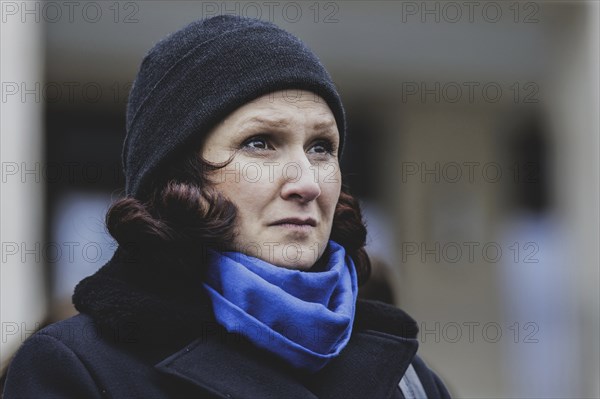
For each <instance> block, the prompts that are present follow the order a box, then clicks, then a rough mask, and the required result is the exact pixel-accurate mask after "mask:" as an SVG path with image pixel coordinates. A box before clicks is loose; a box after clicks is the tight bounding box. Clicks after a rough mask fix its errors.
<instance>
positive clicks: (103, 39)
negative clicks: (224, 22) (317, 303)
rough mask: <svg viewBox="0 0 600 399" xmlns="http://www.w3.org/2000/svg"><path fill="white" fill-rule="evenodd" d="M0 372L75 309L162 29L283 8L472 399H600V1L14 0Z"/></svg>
mask: <svg viewBox="0 0 600 399" xmlns="http://www.w3.org/2000/svg"><path fill="white" fill-rule="evenodd" d="M0 4H1V15H0V17H1V18H2V20H1V22H2V23H1V32H0V33H1V36H0V37H1V70H0V74H1V84H2V87H1V88H2V90H1V96H2V101H1V107H2V108H1V111H0V120H1V129H2V130H1V142H0V149H1V167H2V169H1V172H2V173H1V178H2V186H1V195H0V200H1V203H0V207H1V214H0V218H1V237H0V242H1V245H2V248H1V257H2V266H1V275H0V278H1V323H2V324H1V326H2V342H1V347H0V348H1V349H0V350H1V362H2V370H4V368H5V367H6V365H7V363H8V361H9V360H10V357H11V356H12V354H13V353H14V351H15V350H16V349H17V348H18V347H19V345H20V344H21V343H22V342H23V340H24V339H26V338H27V337H28V336H30V335H31V334H32V333H33V332H34V331H35V330H36V329H38V328H40V327H42V326H43V325H45V324H47V323H50V322H53V321H57V320H60V319H63V318H67V317H69V316H71V315H73V314H74V313H75V310H74V309H73V307H72V305H71V299H70V297H71V294H72V291H73V287H74V286H75V284H76V283H77V282H78V281H79V280H81V279H82V278H83V277H85V276H87V275H89V274H92V273H93V272H94V271H95V270H97V269H98V268H99V267H101V266H102V265H103V264H104V263H106V262H107V261H108V260H109V259H110V257H111V255H112V252H113V251H114V249H115V245H114V242H113V240H112V239H111V238H110V236H109V235H108V234H107V233H106V229H105V227H104V223H103V220H104V215H105V213H106V210H107V209H108V207H109V205H110V203H111V202H112V201H113V200H115V199H117V198H119V197H120V196H121V195H122V194H123V184H124V180H123V177H122V172H121V164H120V152H121V144H122V141H123V139H124V136H125V128H124V126H125V104H126V101H127V95H128V91H129V88H130V86H131V82H132V80H133V79H134V76H135V73H136V71H137V68H138V67H139V64H140V62H141V59H142V57H143V56H144V54H145V53H146V51H147V50H148V49H150V48H151V47H152V45H153V44H155V43H156V42H157V41H158V40H159V39H160V38H162V37H164V36H165V35H166V34H168V33H170V32H173V31H175V30H177V29H179V28H181V27H182V26H184V25H185V24H187V23H189V22H191V21H193V20H196V19H200V18H207V17H211V16H214V15H217V14H236V15H243V16H248V17H255V18H261V19H264V20H270V21H273V22H275V23H277V24H278V25H280V26H281V27H283V28H285V29H287V30H289V31H290V32H292V33H294V34H296V35H298V36H299V37H300V38H302V39H303V40H304V41H305V42H306V43H307V44H308V45H309V47H311V48H312V49H313V50H314V51H315V52H316V53H317V54H318V55H319V56H320V58H321V59H322V61H323V62H324V64H325V65H326V67H327V68H328V70H329V71H330V73H331V75H332V76H333V78H334V80H335V82H336V85H337V87H338V89H339V91H340V93H341V95H342V98H343V100H344V104H345V106H346V108H347V114H348V120H349V129H350V130H349V137H350V138H349V144H348V146H347V148H346V151H345V158H344V162H343V171H344V172H345V175H346V176H345V178H346V181H347V182H348V183H349V184H350V187H351V189H352V191H353V193H354V194H355V195H357V196H358V197H359V198H360V200H361V202H362V204H363V208H364V212H365V219H366V221H367V224H368V226H369V243H368V244H369V247H368V248H369V253H370V255H371V257H372V258H373V261H374V264H375V270H374V276H373V281H372V283H371V286H366V287H364V291H363V295H365V296H369V297H376V298H379V299H381V300H385V301H389V302H392V303H395V304H396V305H398V306H400V307H401V308H403V309H404V310H406V311H407V312H408V313H409V314H411V315H412V316H413V317H414V318H415V319H416V320H417V322H418V324H419V327H420V330H421V331H420V336H419V341H420V349H419V350H420V354H421V356H422V357H423V358H424V359H425V360H426V361H427V362H428V364H429V365H430V367H431V368H433V369H434V370H435V371H436V372H437V373H438V374H439V375H440V376H441V377H442V379H443V380H444V381H445V382H446V384H447V386H448V388H449V389H450V391H451V393H452V394H453V395H454V396H456V397H478V398H480V397H510V398H517V397H518V398H534V397H535V398H547V397H561V398H567V397H569V398H571V397H578V398H579V397H586V398H588V397H599V395H600V387H599V379H598V375H599V374H600V367H599V356H600V348H599V337H600V330H599V312H600V307H599V257H598V243H599V225H600V224H599V213H598V207H599V196H598V186H599V175H600V173H599V171H600V169H599V162H598V161H599V156H598V154H599V134H598V132H599V127H598V120H599V119H598V111H599V103H598V90H599V80H598V71H599V63H598V38H599V31H598V20H599V5H598V3H597V2H595V1H590V2H578V1H572V2H556V1H547V2H546V1H540V2H520V1H496V2H485V1H482V2H439V1H438V2H434V1H431V2H421V1H418V2H411V1H397V2H393V1H383V2H377V1H369V2H367V1H347V2H345V1H321V2H318V1H310V2H304V1H302V2H300V1H298V2H288V1H277V2H261V1H257V2H238V1H227V2H212V1H202V2H200V1H198V2H193V1H183V2H178V1H169V2H167V1H122V2H117V1H111V2H104V1H96V2H94V1H89V2H88V1H81V2H61V1H57V2H54V1H52V2H28V1H25V2H22V1H19V2H13V1H2V2H1V3H0Z"/></svg>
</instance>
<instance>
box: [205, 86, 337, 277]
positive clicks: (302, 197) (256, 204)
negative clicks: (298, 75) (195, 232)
mask: <svg viewBox="0 0 600 399" xmlns="http://www.w3.org/2000/svg"><path fill="white" fill-rule="evenodd" d="M338 146H339V133H338V130H337V125H336V122H335V118H334V116H333V114H332V113H331V110H330V109H329V107H328V106H327V103H326V102H325V101H324V100H323V99H321V98H320V97H319V96H317V95H316V94H313V93H311V92H308V91H296V90H293V91H291V90H287V91H279V92H274V93H271V94H268V95H265V96H263V97H259V98H258V99H256V100H254V101H251V102H249V103H247V104H245V105H244V106H242V107H240V108H238V109H237V110H236V111H234V112H233V113H232V114H230V115H229V116H228V117H227V118H225V120H223V121H222V122H221V123H220V124H219V125H217V126H216V127H215V128H214V129H213V130H211V131H210V132H209V134H208V136H207V137H206V139H205V141H204V143H203V146H202V150H201V155H202V157H203V158H204V159H205V160H207V161H209V162H224V161H226V160H227V159H229V157H231V155H232V154H234V153H235V156H234V157H233V160H232V161H231V163H229V164H228V165H227V166H226V167H224V168H222V169H220V170H217V171H214V172H211V173H212V174H211V175H210V177H211V181H212V182H213V183H214V185H215V187H216V189H217V190H218V191H219V192H220V193H221V194H223V195H224V196H225V197H226V198H228V199H229V200H230V201H232V202H233V203H234V204H235V205H236V207H237V209H238V215H237V219H236V225H235V232H236V238H235V241H234V243H233V250H235V251H239V252H242V253H245V254H248V255H251V256H255V257H257V258H260V259H263V260H265V261H267V262H270V263H272V264H274V265H277V266H282V267H286V268H290V269H301V270H307V269H310V268H311V267H312V266H313V265H314V263H315V262H316V261H317V260H318V259H319V257H320V256H321V255H322V254H323V251H324V250H325V248H326V246H327V242H328V240H329V235H330V233H331V226H332V222H333V214H334V210H335V206H336V203H337V201H338V198H339V195H340V189H341V174H340V168H339V163H338V157H337V151H338Z"/></svg>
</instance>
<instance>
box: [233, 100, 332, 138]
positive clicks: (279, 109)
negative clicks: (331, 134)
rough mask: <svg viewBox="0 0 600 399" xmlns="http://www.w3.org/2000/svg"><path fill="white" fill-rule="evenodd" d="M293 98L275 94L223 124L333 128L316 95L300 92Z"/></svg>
mask: <svg viewBox="0 0 600 399" xmlns="http://www.w3.org/2000/svg"><path fill="white" fill-rule="evenodd" d="M296 93H300V94H298V95H295V96H293V97H290V96H288V94H287V92H285V91H281V92H274V93H269V94H266V95H264V96H261V97H259V98H257V99H255V100H253V101H250V102H248V103H246V104H244V105H243V106H241V107H240V108H238V109H237V110H236V111H234V112H233V113H232V114H230V115H229V116H228V117H227V118H225V121H226V122H228V123H241V124H245V125H249V124H256V125H272V126H279V127H283V126H285V125H288V124H291V123H297V122H298V120H302V121H303V122H305V123H307V124H309V125H313V127H314V129H326V128H331V127H334V126H335V125H336V121H335V117H334V115H333V113H332V112H331V109H330V108H329V106H328V105H327V103H326V102H325V100H323V99H322V98H321V97H319V96H318V95H316V94H314V93H311V92H307V91H301V92H298V91H296Z"/></svg>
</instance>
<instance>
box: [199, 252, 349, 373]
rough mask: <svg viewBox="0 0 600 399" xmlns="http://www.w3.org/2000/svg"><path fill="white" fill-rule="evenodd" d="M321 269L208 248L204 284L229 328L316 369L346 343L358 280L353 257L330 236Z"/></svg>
mask: <svg viewBox="0 0 600 399" xmlns="http://www.w3.org/2000/svg"><path fill="white" fill-rule="evenodd" d="M323 256H325V257H326V258H325V259H326V261H327V264H326V266H325V267H324V270H322V271H314V272H313V271H308V272H306V271H300V270H291V269H286V268H283V267H278V266H275V265H272V264H270V263H267V262H265V261H263V260H260V259H258V258H254V257H251V256H247V255H244V254H242V253H239V252H215V251H211V252H210V257H209V262H208V273H207V277H206V282H205V283H204V287H205V288H206V290H207V292H208V294H209V296H210V298H211V299H212V306H213V310H214V313H215V316H216V319H217V321H218V322H219V323H220V324H221V325H222V326H224V327H225V329H226V330H227V331H229V332H235V333H238V334H242V335H244V336H245V337H246V338H248V339H249V340H250V341H251V342H252V343H253V344H254V345H256V346H258V347H260V348H262V349H265V350H266V351H269V352H271V353H273V354H275V355H277V356H279V357H280V358H282V359H284V360H286V361H287V362H288V363H289V364H291V365H292V366H294V367H296V368H300V369H304V370H308V371H310V372H316V371H318V370H320V369H321V368H323V367H324V366H325V365H326V364H327V362H329V361H330V360H331V359H333V358H334V357H336V356H337V355H338V354H339V353H340V351H341V350H342V349H343V348H344V347H345V346H346V344H347V343H348V341H349V339H350V333H351V332H352V322H353V320H354V311H355V304H356V295H357V292H358V285H357V280H356V270H355V268H354V263H353V262H352V259H351V258H350V257H349V256H346V252H345V250H344V248H343V247H342V246H341V245H339V244H337V243H336V242H334V241H329V244H328V247H327V249H326V251H325V253H324V254H323Z"/></svg>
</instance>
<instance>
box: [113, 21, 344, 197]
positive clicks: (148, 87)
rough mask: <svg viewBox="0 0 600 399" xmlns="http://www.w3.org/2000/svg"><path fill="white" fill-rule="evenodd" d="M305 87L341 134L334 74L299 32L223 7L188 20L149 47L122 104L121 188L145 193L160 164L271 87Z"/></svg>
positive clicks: (194, 145)
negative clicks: (214, 14)
mask: <svg viewBox="0 0 600 399" xmlns="http://www.w3.org/2000/svg"><path fill="white" fill-rule="evenodd" d="M283 89H303V90H308V91H312V92H315V93H316V94H318V95H319V96H321V97H322V98H323V99H324V100H325V101H326V102H327V104H328V105H329V108H330V109H331V111H332V113H333V115H334V116H335V119H336V122H337V126H338V130H339V132H340V154H341V151H342V145H343V140H344V136H345V130H346V124H345V116H344V108H343V106H342V102H341V100H340V97H339V95H338V93H337V90H336V88H335V85H334V84H333V81H332V80H331V77H330V76H329V74H328V73H327V71H326V70H325V68H324V67H323V65H322V64H321V62H320V61H319V59H318V58H317V57H316V56H315V55H314V54H313V53H312V52H311V51H310V50H309V49H308V48H307V47H306V45H304V44H303V43H302V42H301V41H300V40H299V39H298V38H296V37H295V36H293V35H291V34H290V33H288V32H286V31H284V30H282V29H281V28H279V27H277V26H276V25H274V24H272V23H269V22H264V21H260V20H257V19H250V18H242V17H236V16H230V15H229V16H226V15H221V16H217V17H214V18H210V19H206V20H201V21H197V22H193V23H191V24H190V25H188V26H186V27H185V28H183V29H181V30H179V31H177V32H175V33H174V34H172V35H170V36H168V37H167V38H165V39H164V40H162V41H161V42H159V43H158V44H157V45H156V46H154V48H152V49H151V50H150V51H149V52H148V54H147V55H146V57H145V58H144V60H143V61H142V65H141V66H140V70H139V72H138V75H137V77H136V79H135V82H134V84H133V87H132V89H131V92H130V94H129V100H128V104H127V137H126V138H125V143H124V146H123V167H124V172H125V189H126V195H128V196H132V197H136V198H139V199H143V198H145V196H146V195H147V194H148V193H149V192H150V190H151V189H152V188H153V187H154V185H155V184H156V177H157V175H158V174H159V172H160V170H161V169H162V168H164V167H165V165H169V164H170V163H172V162H175V161H178V160H180V159H181V157H182V156H184V154H186V152H187V153H188V154H189V151H191V150H195V149H197V148H198V146H199V145H200V142H201V140H202V138H203V136H204V135H205V134H206V133H208V131H209V130H210V129H211V128H212V127H213V126H214V125H216V124H217V123H218V122H220V121H221V120H222V119H224V118H225V117H226V116H227V115H228V114H230V113H231V112H233V111H234V110H235V109H237V108H238V107H240V106H242V105H244V104H245V103H247V102H249V101H251V100H254V99H256V98H257V97H260V96H262V95H264V94H267V93H269V92H273V91H277V90H283Z"/></svg>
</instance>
